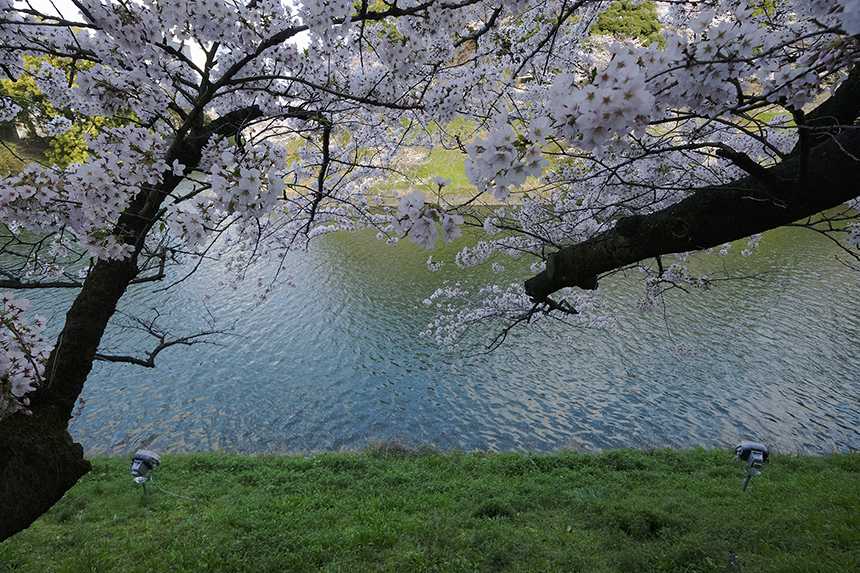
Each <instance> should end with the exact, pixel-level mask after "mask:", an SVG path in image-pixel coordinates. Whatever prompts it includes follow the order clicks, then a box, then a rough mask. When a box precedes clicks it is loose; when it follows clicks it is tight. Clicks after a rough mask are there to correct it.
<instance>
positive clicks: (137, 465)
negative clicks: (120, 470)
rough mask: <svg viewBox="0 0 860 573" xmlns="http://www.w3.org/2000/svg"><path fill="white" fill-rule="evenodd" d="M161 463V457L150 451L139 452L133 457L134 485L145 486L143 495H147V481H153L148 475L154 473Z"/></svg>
mask: <svg viewBox="0 0 860 573" xmlns="http://www.w3.org/2000/svg"><path fill="white" fill-rule="evenodd" d="M160 463H161V456H159V455H158V454H156V453H155V452H153V451H150V450H137V452H136V453H135V454H134V455H133V456H132V457H131V475H133V476H134V483H139V484H142V485H143V493H146V480H148V479H152V476H148V477H147V475H146V474H147V473H149V472H150V471H152V472H154V471H155V468H157V467H158V464H160Z"/></svg>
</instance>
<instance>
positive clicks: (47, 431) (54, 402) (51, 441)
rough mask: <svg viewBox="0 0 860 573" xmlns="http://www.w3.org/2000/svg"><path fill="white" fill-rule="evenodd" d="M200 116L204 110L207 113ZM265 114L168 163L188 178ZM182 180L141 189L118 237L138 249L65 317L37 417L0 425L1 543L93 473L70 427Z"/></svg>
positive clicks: (245, 114) (190, 138)
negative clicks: (223, 139)
mask: <svg viewBox="0 0 860 573" xmlns="http://www.w3.org/2000/svg"><path fill="white" fill-rule="evenodd" d="M201 109H202V107H201ZM260 115H262V112H261V111H260V109H259V108H258V107H256V106H251V107H248V108H244V109H240V110H236V111H234V112H232V113H229V114H227V115H225V116H223V117H221V118H219V119H217V120H215V121H213V122H212V123H211V124H209V125H208V126H205V127H204V126H202V121H199V119H198V120H195V119H193V118H192V119H191V120H190V121H191V122H192V123H193V125H194V127H193V128H192V129H189V130H188V131H187V132H186V135H185V136H184V137H183V138H181V139H178V140H177V141H175V142H174V145H173V146H172V147H171V150H170V151H169V152H168V154H167V157H166V158H165V160H166V162H167V163H168V165H169V164H171V163H172V162H173V160H174V159H179V161H180V162H181V163H183V164H184V165H185V166H186V173H187V172H190V171H191V170H193V169H195V168H196V167H197V165H198V164H199V162H200V157H201V151H202V149H203V147H204V146H205V145H206V143H207V141H208V140H209V138H210V137H211V136H212V135H215V134H217V135H223V136H227V137H229V136H232V135H235V134H236V133H238V132H239V131H240V130H241V129H243V127H244V126H245V125H246V123H247V121H249V120H251V119H254V118H257V117H259V116H260ZM181 180H182V177H179V176H176V175H173V174H172V173H170V172H168V174H167V175H165V177H164V180H163V182H162V184H161V185H160V186H158V187H156V188H142V189H141V191H140V193H138V195H137V196H136V197H135V198H134V199H133V201H132V202H131V204H130V205H129V206H128V208H127V209H126V210H125V211H124V212H123V214H122V216H121V217H120V219H119V222H118V224H117V228H116V233H117V235H118V236H122V237H123V239H124V241H125V242H126V243H127V244H130V245H132V246H133V247H134V254H133V255H132V256H130V257H129V258H127V259H124V260H121V261H117V260H110V261H106V260H99V261H98V262H97V263H96V264H95V266H94V267H93V270H92V272H91V273H90V274H89V276H88V277H87V279H86V280H85V281H84V284H83V286H82V287H81V291H80V293H78V296H77V297H76V298H75V301H74V302H73V303H72V306H71V308H70V309H69V311H68V313H67V314H66V322H65V325H64V327H63V331H62V332H61V333H60V336H59V337H58V338H57V343H56V346H55V348H54V350H53V352H52V353H51V356H50V358H49V359H48V364H47V366H46V368H45V379H44V381H43V382H42V384H41V385H40V387H39V388H38V389H37V391H36V392H35V393H34V394H33V395H32V398H31V405H30V409H31V410H32V411H33V415H32V416H25V415H22V414H14V415H12V416H11V417H10V418H8V419H6V420H4V421H3V422H0V516H2V517H0V541H2V540H3V539H6V538H8V537H11V536H12V535H14V534H15V533H17V532H19V531H22V530H24V529H26V528H27V527H29V526H30V524H31V523H32V522H33V521H35V520H36V519H37V518H38V517H39V516H40V515H42V514H43V513H44V512H45V511H47V510H48V509H49V508H50V507H51V506H52V505H54V504H55V503H56V502H57V501H58V500H59V499H60V498H61V497H62V496H63V494H64V493H65V492H66V491H68V489H69V488H71V487H72V486H73V485H74V484H75V483H76V482H77V480H78V479H80V478H81V476H83V475H84V474H86V473H87V472H88V471H89V470H90V463H89V462H88V461H87V460H85V459H84V457H83V453H84V452H83V447H82V446H81V445H80V444H76V443H74V440H72V438H71V436H70V435H69V432H68V422H69V419H70V418H71V416H72V410H73V408H74V406H75V402H76V401H77V399H78V396H80V394H81V391H82V390H83V388H84V383H85V382H86V380H87V377H88V376H89V374H90V370H91V369H92V365H93V361H94V359H95V354H96V351H97V349H98V346H99V344H100V343H101V339H102V336H103V335H104V332H105V329H106V328H107V324H108V321H109V320H110V318H111V316H113V314H114V312H115V311H116V307H117V303H118V302H119V300H120V298H122V296H123V294H125V291H126V289H127V288H128V286H129V284H131V282H132V281H133V280H134V279H135V277H137V274H138V272H139V271H138V264H137V263H138V253H139V252H140V249H141V247H142V245H143V241H144V239H145V237H146V235H147V233H149V231H150V229H151V228H152V225H153V224H154V222H155V220H156V217H157V213H158V210H159V208H160V206H161V203H162V202H163V201H164V199H165V197H167V196H168V195H169V194H170V193H171V192H172V191H173V190H174V189H175V188H176V186H177V185H178V184H179V182H180V181H181Z"/></svg>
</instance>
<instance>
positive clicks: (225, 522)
mask: <svg viewBox="0 0 860 573" xmlns="http://www.w3.org/2000/svg"><path fill="white" fill-rule="evenodd" d="M129 470H130V459H129V458H99V459H95V460H93V471H92V472H91V473H90V474H89V475H87V476H86V477H84V478H83V479H82V480H81V481H80V483H78V485H76V486H75V487H74V488H73V489H72V490H71V491H69V492H68V494H67V495H66V496H65V497H64V498H63V499H62V500H61V501H60V502H59V503H57V504H56V506H54V508H53V509H52V510H51V511H50V512H49V513H48V514H46V515H45V516H43V517H42V518H41V519H40V520H39V521H37V522H36V523H35V524H34V525H33V526H32V527H30V529H28V530H26V531H24V532H22V533H20V534H18V535H16V536H15V537H13V538H12V539H10V540H7V541H5V542H3V543H2V544H0V572H5V571H40V572H42V571H99V572H103V571H348V572H351V573H354V572H358V571H408V572H412V571H439V572H442V571H444V572H456V571H631V572H639V571H643V572H645V571H715V572H716V571H723V572H732V573H733V572H736V571H743V572H745V573H746V572H757V573H764V572H769V571H797V572H812V571H821V572H827V573H834V572H850V571H860V454H857V453H853V454H839V455H831V456H826V457H797V456H786V455H779V456H772V457H771V464H770V466H769V467H768V468H767V469H766V471H765V472H764V474H763V475H762V476H760V477H758V478H756V480H755V482H754V484H755V487H754V488H749V489H747V490H746V491H745V492H742V491H741V487H742V477H743V474H742V472H741V471H740V470H739V469H738V468H737V467H736V466H735V464H734V462H733V452H727V451H721V450H704V449H696V450H691V451H684V452H678V451H674V450H668V449H660V450H655V451H639V450H618V451H609V452H604V453H601V454H581V453H574V452H562V453H558V454H551V455H532V456H528V455H524V454H513V453H461V452H449V453H444V454H442V453H436V452H434V451H422V452H413V451H408V450H405V449H403V448H399V447H396V446H391V445H381V446H377V447H374V448H370V449H368V450H365V451H363V452H359V453H340V454H320V455H316V456H313V457H276V456H260V457H244V456H238V455H230V454H218V453H199V454H187V455H186V454H174V455H165V456H163V458H162V463H161V465H160V467H159V468H158V469H157V470H156V472H155V474H154V477H155V485H157V486H159V487H161V488H163V489H164V490H167V491H170V492H172V493H175V494H178V495H182V496H186V497H189V498H193V499H182V498H179V497H174V496H173V495H169V494H168V493H165V492H164V491H159V490H158V489H156V488H155V487H154V486H153V484H151V483H150V484H147V490H146V493H144V492H143V488H142V486H140V485H138V484H135V483H134V482H133V480H132V477H131V474H130V471H129ZM0 519H2V516H0ZM732 560H733V561H734V564H733V563H732Z"/></svg>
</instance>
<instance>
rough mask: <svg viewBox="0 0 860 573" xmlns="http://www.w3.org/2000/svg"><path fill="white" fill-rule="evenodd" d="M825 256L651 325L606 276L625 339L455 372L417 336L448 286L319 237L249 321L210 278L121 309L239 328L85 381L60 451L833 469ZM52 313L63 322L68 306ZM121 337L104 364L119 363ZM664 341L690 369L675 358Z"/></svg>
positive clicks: (838, 334) (847, 315)
mask: <svg viewBox="0 0 860 573" xmlns="http://www.w3.org/2000/svg"><path fill="white" fill-rule="evenodd" d="M733 250H734V251H739V250H740V247H738V246H736V247H735V248H734V249H733ZM835 255H836V252H835V251H834V250H833V249H832V247H831V246H830V245H829V244H827V243H826V242H825V241H822V240H820V239H819V238H818V237H815V236H813V235H812V234H811V233H809V232H802V231H789V230H783V231H778V232H774V233H771V234H769V235H766V237H765V240H763V241H762V246H761V248H760V250H759V252H757V254H755V255H754V256H753V257H750V258H748V259H744V258H742V257H740V256H738V254H737V253H734V254H730V255H729V256H728V257H725V258H724V259H720V260H721V261H725V263H726V264H727V265H729V266H731V267H732V268H733V269H735V270H736V271H737V272H740V273H744V274H755V275H756V278H755V279H751V280H747V281H742V282H737V283H734V282H733V283H724V284H721V285H720V286H719V287H718V288H716V289H714V290H712V291H710V292H707V293H704V294H702V293H694V294H692V295H684V294H682V293H678V295H674V294H673V295H671V296H670V297H668V299H667V303H668V304H667V307H666V312H665V313H662V312H657V313H653V314H649V315H641V314H639V313H637V312H635V311H633V310H632V301H633V300H635V298H637V297H638V296H639V290H638V289H640V288H641V287H640V286H639V284H638V283H637V282H636V278H637V277H635V276H628V277H624V276H615V277H611V278H609V279H607V280H605V281H604V282H603V283H602V284H601V293H602V295H603V296H605V297H606V298H607V300H624V301H629V302H628V304H627V305H626V306H625V307H624V308H626V309H629V310H625V311H624V314H622V315H620V316H617V318H618V322H619V325H620V326H621V328H622V330H623V331H624V334H623V335H622V336H617V335H613V334H610V333H608V332H592V331H583V330H576V329H558V330H549V331H539V332H529V331H519V332H516V333H515V334H514V335H512V336H511V337H510V338H509V339H508V341H507V343H506V344H505V345H504V346H503V347H502V348H500V349H499V350H497V351H496V352H494V353H492V354H489V355H479V356H473V357H469V356H467V355H465V354H451V353H448V352H446V351H443V350H441V349H439V348H437V347H435V346H434V345H433V344H431V343H430V342H428V341H427V340H426V339H424V338H421V337H420V336H419V333H420V332H421V331H422V330H423V329H424V328H425V325H426V323H428V322H429V321H430V320H432V319H433V318H434V317H435V314H434V312H433V310H432V309H430V308H427V307H425V306H424V305H422V304H421V303H420V301H421V300H422V299H424V298H425V297H427V296H428V295H429V294H430V293H432V292H433V290H435V288H436V287H437V286H438V285H440V284H441V281H443V280H446V279H449V280H456V279H457V277H458V275H457V273H454V272H448V271H445V270H443V271H442V272H440V273H430V272H428V271H427V270H426V266H425V264H424V263H425V261H426V257H427V256H428V253H427V251H421V250H419V249H417V248H413V245H401V246H398V247H397V248H391V247H386V246H385V245H384V244H382V243H379V242H377V241H376V240H375V239H374V238H373V236H372V235H369V234H354V235H349V234H338V235H330V236H326V237H322V238H321V240H319V241H318V242H317V243H316V244H315V246H314V248H313V250H312V252H310V253H305V254H296V255H294V256H293V258H292V259H291V261H290V267H291V272H292V275H293V281H294V283H295V285H296V286H295V288H291V287H286V286H284V287H282V288H280V289H279V290H277V291H276V292H275V294H274V295H273V296H272V299H271V300H270V301H269V302H267V303H266V304H264V305H263V306H261V307H259V308H256V309H254V310H250V311H249V310H248V308H249V305H248V299H247V297H243V296H240V294H235V293H234V294H228V293H223V292H220V291H217V290H216V289H214V288H213V287H212V285H214V284H215V283H216V282H217V274H215V273H214V272H210V273H203V274H201V275H199V276H195V277H194V278H193V279H190V280H187V281H185V282H183V283H181V284H180V285H179V286H178V287H177V288H176V289H175V290H174V291H172V292H171V293H169V294H168V295H166V294H165V293H156V294H153V293H151V292H147V291H144V290H142V289H137V290H135V291H132V292H130V293H129V295H128V296H127V298H126V299H124V301H123V302H124V308H125V309H126V311H128V312H141V311H146V310H147V309H150V308H153V307H157V308H158V309H159V311H160V312H161V313H162V315H164V317H165V318H166V319H167V320H168V323H169V322H170V321H172V322H173V324H174V325H175V326H192V327H193V326H195V325H199V326H205V325H206V320H207V318H208V316H209V312H211V313H212V315H213V316H216V317H217V318H218V323H217V325H218V326H219V327H225V326H227V325H230V324H232V323H233V322H234V321H235V322H236V330H235V331H234V333H233V335H231V336H227V337H223V338H221V339H219V340H220V345H218V346H212V345H197V346H193V347H190V348H189V347H179V348H175V349H171V350H168V351H166V352H165V353H164V354H162V355H161V356H159V360H158V367H157V368H156V369H142V368H138V367H133V366H128V365H116V364H105V363H98V364H97V365H96V368H95V370H94V372H93V374H92V375H91V377H90V380H89V381H88V383H87V386H86V388H85V391H84V395H83V400H84V402H85V404H84V405H83V408H82V410H81V412H80V415H79V416H78V417H77V418H76V419H75V420H74V421H73V426H72V433H73V435H74V437H75V438H76V439H77V440H79V441H80V442H81V443H83V445H84V447H85V449H86V450H87V451H88V452H89V453H90V454H102V453H109V454H126V453H128V452H130V451H133V450H134V449H135V448H139V447H148V448H152V449H156V450H158V451H159V452H170V451H192V450H212V449H226V450H234V451H238V452H243V453H252V452H270V451H271V452H309V451H316V450H337V449H339V448H342V447H362V446H364V445H366V444H368V443H369V442H370V441H372V440H385V439H389V438H396V439H400V440H403V441H405V442H406V443H407V444H425V445H430V446H437V447H439V448H442V449H447V448H452V447H459V448H463V449H475V448H479V449H495V450H532V451H545V450H555V449H559V448H562V447H573V448H577V449H582V450H588V451H590V450H600V449H607V448H617V447H627V446H634V447H651V446H673V447H689V446H695V445H703V446H706V447H712V446H734V445H735V444H736V443H737V442H738V441H739V440H741V439H746V438H755V439H758V440H761V441H763V442H765V443H766V444H768V445H770V446H771V447H772V448H774V449H775V450H777V451H783V452H796V451H799V452H806V453H821V452H828V451H834V450H836V451H845V450H847V449H850V448H856V447H860V434H858V427H860V384H858V372H860V368H858V367H860V359H858V356H857V355H858V353H857V350H858V348H860V331H858V324H860V320H858V318H860V317H858V308H857V305H856V293H857V287H858V283H860V273H858V272H855V271H851V270H849V269H847V268H846V267H845V266H844V265H842V264H841V263H839V262H838V261H837V260H836V258H835ZM437 257H438V255H437ZM712 257H713V258H716V257H717V255H712ZM481 272H488V271H481ZM520 278H521V277H513V276H512V277H510V278H509V279H508V280H510V281H514V280H520ZM210 291H211V292H213V293H214V294H213V298H212V300H211V301H210V302H209V304H208V310H207V309H206V307H204V306H203V305H202V304H201V303H200V302H199V301H200V295H201V294H203V293H205V292H210ZM60 296H68V295H63V294H62V293H61V295H60ZM31 298H33V299H37V298H39V297H36V296H33V297H31ZM34 302H38V301H34ZM52 302H54V303H55V304H57V306H56V309H57V310H56V315H55V318H57V319H58V318H59V317H61V316H62V315H61V312H62V310H61V309H62V306H61V303H62V302H63V301H62V300H59V299H54V300H53V301H52ZM43 303H47V301H43V302H42V303H38V304H43ZM122 336H124V335H123V334H122V333H115V334H114V335H112V337H111V340H110V341H109V343H108V346H111V347H116V349H117V350H125V349H123V347H122V346H121V342H122V340H123V339H122ZM473 342H475V339H473ZM676 342H686V343H690V344H692V345H693V346H694V348H695V351H696V353H695V355H694V356H692V357H681V356H678V355H677V354H676V353H675V351H674V348H675V343H676Z"/></svg>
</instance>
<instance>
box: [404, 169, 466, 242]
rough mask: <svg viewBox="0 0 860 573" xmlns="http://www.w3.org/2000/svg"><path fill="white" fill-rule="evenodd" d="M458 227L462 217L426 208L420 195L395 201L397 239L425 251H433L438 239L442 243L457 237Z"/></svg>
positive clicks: (416, 192)
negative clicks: (409, 242) (406, 239)
mask: <svg viewBox="0 0 860 573" xmlns="http://www.w3.org/2000/svg"><path fill="white" fill-rule="evenodd" d="M447 182H448V183H450V181H447ZM442 183H444V181H440V182H439V184H440V186H441V185H442ZM437 222H438V223H439V224H440V225H439V226H438V227H437V226H436V223H437ZM462 224H463V217H461V216H460V215H456V214H450V213H447V212H446V211H445V209H444V207H440V206H439V205H433V204H430V205H428V204H426V203H425V200H424V194H423V193H421V191H417V190H416V191H413V192H411V193H409V194H406V195H403V196H401V197H400V198H399V206H398V207H397V218H396V219H395V220H394V222H393V226H394V229H395V230H396V231H397V233H398V234H399V235H400V237H401V238H403V237H409V240H410V241H412V242H413V243H416V244H418V245H419V246H421V247H424V248H427V249H432V248H433V247H435V246H436V239H438V238H439V237H440V236H441V237H442V240H443V241H444V242H446V243H450V242H451V241H453V240H455V239H457V238H458V237H460V235H461V234H462V230H461V228H460V225H462Z"/></svg>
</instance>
